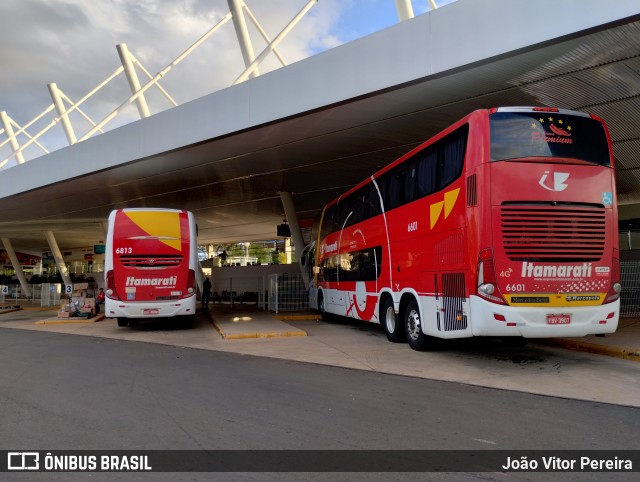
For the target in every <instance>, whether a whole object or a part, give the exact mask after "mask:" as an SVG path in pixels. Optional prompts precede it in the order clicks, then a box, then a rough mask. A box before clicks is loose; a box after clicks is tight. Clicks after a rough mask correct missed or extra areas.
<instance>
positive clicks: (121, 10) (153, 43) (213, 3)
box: [0, 0, 453, 168]
mask: <svg viewBox="0 0 640 482" xmlns="http://www.w3.org/2000/svg"><path fill="white" fill-rule="evenodd" d="M307 1H308V0H245V3H246V4H247V6H248V7H249V9H250V10H251V12H252V13H253V14H254V16H255V17H256V18H257V19H258V21H259V22H260V24H261V25H262V27H263V28H264V30H265V31H266V32H267V33H268V34H269V36H270V37H271V38H274V37H275V36H276V35H277V34H278V33H279V32H280V31H281V29H282V28H284V26H285V25H286V24H287V23H288V22H289V21H290V19H292V18H293V17H294V16H295V15H296V14H297V13H298V12H299V11H300V10H301V9H302V8H303V7H304V6H305V5H306V4H307ZM451 1H453V0H436V3H437V5H438V6H439V7H442V6H445V5H446V4H448V3H451ZM412 6H413V10H414V14H415V15H420V14H424V13H425V12H427V11H429V10H430V8H431V7H430V5H429V2H428V0H412ZM228 11H229V9H228V4H227V0H2V1H1V2H0V32H2V34H3V38H4V42H3V47H1V48H0V111H6V113H7V114H8V115H9V116H10V117H11V118H12V119H13V120H14V121H15V122H16V123H18V124H19V125H21V126H24V125H25V124H26V123H28V122H30V121H31V120H32V119H33V118H34V117H35V116H37V115H38V114H40V113H42V112H43V111H44V110H45V109H46V108H47V107H49V106H50V105H51V104H52V100H51V97H50V94H49V90H48V89H47V85H48V84H49V83H52V82H55V83H56V84H57V86H58V88H59V89H61V90H62V91H63V92H64V94H65V95H66V96H68V97H69V98H71V99H72V100H73V101H77V100H79V99H81V98H82V97H84V96H85V95H87V94H88V93H89V92H90V91H92V90H93V89H94V88H95V87H96V86H97V85H99V84H100V83H101V82H103V81H104V80H105V79H106V78H107V77H108V76H109V75H111V74H112V73H113V72H114V71H115V70H116V69H117V68H118V67H119V66H120V65H121V64H120V60H119V57H118V54H117V51H116V45H117V44H120V43H126V44H127V47H128V49H129V51H130V52H131V53H132V54H133V55H134V56H135V57H136V58H137V59H138V60H139V61H140V62H141V63H142V65H143V66H144V67H145V68H146V69H147V71H149V73H150V74H151V75H155V74H156V73H158V72H159V71H161V70H162V69H164V68H165V67H166V66H167V65H168V64H169V63H171V62H172V61H173V60H175V59H176V58H177V57H178V56H179V55H180V54H182V52H183V51H184V50H186V49H187V48H188V47H189V46H191V45H192V44H193V43H194V42H195V41H196V40H197V39H198V38H200V37H201V36H202V35H203V34H204V33H206V32H207V31H208V30H209V29H211V28H212V27H213V26H214V25H215V24H216V23H217V22H218V21H219V20H220V19H221V18H222V17H223V16H224V15H226V14H227V12H228ZM398 21H399V20H398V15H397V12H396V9H395V2H394V0H319V1H318V2H317V3H316V4H315V5H314V6H313V8H311V10H310V11H309V12H308V13H307V15H306V16H305V17H304V18H303V19H302V20H301V22H300V23H299V24H298V25H297V26H296V27H295V28H294V29H293V30H292V31H291V32H290V33H289V35H288V36H287V37H286V38H285V40H284V41H283V42H282V43H281V44H280V45H279V46H278V50H279V51H280V53H281V55H282V56H283V57H284V59H285V61H286V62H287V63H288V64H290V63H293V62H295V61H298V60H300V59H303V58H306V57H309V56H311V55H314V54H317V53H320V52H322V51H324V50H327V49H330V48H333V47H336V46H339V45H341V44H343V43H346V42H349V41H352V40H354V39H357V38H360V37H363V36H365V35H368V34H371V33H374V32H376V31H378V30H382V29H384V28H387V27H389V26H391V25H394V24H396V23H398ZM247 22H248V24H249V32H250V34H251V38H252V43H253V46H254V50H255V53H256V55H258V54H259V52H260V51H262V49H263V48H264V47H265V45H266V44H265V42H264V40H263V39H262V37H260V35H259V33H258V31H257V30H256V29H255V28H254V27H253V25H252V24H251V22H250V20H249V19H248V18H247ZM279 67H280V63H279V62H278V61H277V59H276V57H274V56H273V55H271V56H270V57H269V58H268V59H267V60H266V61H265V63H264V64H262V65H261V69H260V70H261V73H264V72H267V71H269V70H272V69H274V68H279ZM243 70H244V63H243V60H242V55H241V52H240V48H239V46H238V41H237V37H236V35H235V30H234V28H233V24H232V22H228V23H227V24H225V25H224V26H223V27H222V28H221V29H220V30H219V31H218V32H216V33H215V34H214V35H213V36H212V37H211V38H209V39H208V40H207V41H206V42H205V43H203V44H202V45H201V46H200V47H198V49H197V50H195V51H194V52H193V53H192V54H190V55H189V57H188V58H187V59H186V60H184V61H183V62H181V63H180V64H179V65H177V66H176V67H175V68H174V69H173V70H172V71H171V72H169V73H168V74H167V75H166V76H165V77H164V78H163V80H162V81H161V84H162V85H163V87H164V88H165V89H166V90H167V91H168V92H169V94H170V95H171V96H172V97H173V98H174V99H175V101H176V102H177V103H178V104H182V103H184V102H187V101H189V100H193V99H195V98H198V97H201V96H203V95H206V94H208V93H211V92H214V91H217V90H220V89H222V88H225V87H228V86H229V85H231V84H232V82H233V81H234V80H235V79H236V78H237V77H238V76H239V75H240V74H241V73H242V71H243ZM138 76H139V78H140V80H141V83H144V82H145V80H146V78H145V77H144V74H143V73H142V72H140V71H138ZM129 95H130V91H129V88H128V84H127V82H126V79H125V77H124V76H123V75H120V76H118V77H117V78H116V79H115V80H113V81H111V82H110V83H109V84H108V85H107V87H105V88H103V89H101V90H100V91H99V93H97V94H96V95H94V96H92V97H91V98H90V99H89V100H88V101H86V102H85V103H84V104H83V105H82V107H81V108H82V110H83V111H84V112H86V113H87V115H88V116H89V117H91V119H92V120H93V121H94V122H96V123H97V122H99V121H100V120H101V119H102V118H103V117H105V116H106V115H107V114H109V113H110V112H111V111H113V110H114V109H115V108H116V107H118V106H119V105H120V104H121V103H122V102H123V101H124V100H125V99H126V98H127V97H128V96H129ZM147 101H148V103H149V106H150V110H151V113H152V114H153V113H155V112H158V111H161V110H164V109H167V108H169V107H171V104H170V103H169V102H168V101H167V100H166V99H165V98H164V96H163V95H161V94H160V93H159V92H158V91H157V90H156V89H154V90H152V91H149V93H148V95H147ZM54 117H55V115H54V114H53V113H50V114H48V115H46V116H44V117H43V118H42V119H41V120H40V121H38V122H36V123H35V124H33V125H32V126H31V127H30V128H29V129H28V132H29V133H30V134H31V135H36V134H37V133H38V132H39V131H40V130H42V129H44V128H45V127H46V126H47V125H48V124H49V123H50V122H51V121H52V120H53V119H54ZM71 118H72V123H73V125H74V129H75V130H76V136H77V137H78V138H80V137H82V135H84V133H86V132H87V131H88V130H89V129H90V125H89V124H88V123H87V121H86V120H85V119H83V118H82V117H81V116H80V115H79V114H77V113H76V114H73V115H72V116H71ZM137 118H139V116H138V113H137V110H136V109H135V108H134V107H129V108H127V109H126V110H125V111H124V112H122V113H121V114H119V115H118V117H117V118H116V119H114V121H112V122H111V123H110V124H109V125H107V127H106V129H107V130H109V129H112V128H114V127H117V126H118V125H122V124H126V123H129V122H131V121H133V120H135V119H137ZM0 128H1V126H0ZM14 129H15V128H14ZM5 139H6V137H5V134H4V133H2V134H0V143H1V142H3V141H4V140H5ZM26 140H27V138H26V137H24V136H21V137H20V142H21V143H24V142H26ZM41 141H42V144H43V145H44V146H45V147H46V148H47V149H48V150H50V151H52V150H55V149H58V148H60V147H63V146H64V145H66V143H67V141H66V138H65V136H64V134H63V131H62V128H61V127H60V126H54V127H53V128H52V129H50V130H49V131H48V132H47V133H46V134H44V135H43V136H42V137H41ZM9 153H10V151H9V150H8V146H7V145H5V146H4V147H0V168H8V167H11V166H12V165H15V161H14V160H13V159H12V160H11V161H8V162H7V163H5V165H4V166H2V160H3V159H5V158H6V157H7V156H8V155H9ZM42 154H43V151H41V150H40V149H39V148H37V147H35V146H31V147H29V148H27V150H25V155H26V158H27V159H30V158H33V157H37V156H39V155H42Z"/></svg>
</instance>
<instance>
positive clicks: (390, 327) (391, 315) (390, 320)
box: [384, 306, 396, 333]
mask: <svg viewBox="0 0 640 482" xmlns="http://www.w3.org/2000/svg"><path fill="white" fill-rule="evenodd" d="M384 320H385V324H386V326H387V331H388V332H389V333H395V332H396V313H395V312H394V311H393V306H388V307H387V312H386V314H385V317H384Z"/></svg>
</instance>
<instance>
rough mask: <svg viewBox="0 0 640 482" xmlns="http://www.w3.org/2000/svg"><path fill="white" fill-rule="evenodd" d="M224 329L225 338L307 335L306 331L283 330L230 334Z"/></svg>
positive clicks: (240, 338) (243, 338) (241, 338)
mask: <svg viewBox="0 0 640 482" xmlns="http://www.w3.org/2000/svg"><path fill="white" fill-rule="evenodd" d="M221 331H222V337H223V338H224V339H225V340H247V339H251V338H286V337H289V336H307V333H306V332H304V331H283V332H275V331H270V332H264V333H263V332H255V333H237V334H235V335H228V334H225V333H224V331H223V330H222V329H221Z"/></svg>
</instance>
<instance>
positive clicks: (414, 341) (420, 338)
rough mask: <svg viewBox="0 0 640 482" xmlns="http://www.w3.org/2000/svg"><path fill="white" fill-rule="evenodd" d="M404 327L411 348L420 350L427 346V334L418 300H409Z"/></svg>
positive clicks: (405, 311)
mask: <svg viewBox="0 0 640 482" xmlns="http://www.w3.org/2000/svg"><path fill="white" fill-rule="evenodd" d="M404 327H405V331H406V334H407V341H408V342H409V346H411V348H413V349H414V350H418V351H421V350H424V349H426V348H427V336H426V335H425V334H424V333H423V332H422V322H421V320H420V311H419V309H418V303H416V300H411V301H409V303H408V304H407V307H406V308H405V310H404Z"/></svg>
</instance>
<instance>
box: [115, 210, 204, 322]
mask: <svg viewBox="0 0 640 482" xmlns="http://www.w3.org/2000/svg"><path fill="white" fill-rule="evenodd" d="M196 236H197V235H196V223H195V218H194V216H193V214H192V213H190V212H188V211H181V210H176V209H150V208H141V209H118V210H116V211H112V212H111V214H110V215H109V224H108V228H107V241H106V248H105V273H106V287H107V289H106V298H105V314H106V316H108V317H110V318H117V319H118V326H127V325H129V324H135V323H136V322H137V320H139V319H142V318H162V317H170V316H179V315H186V317H187V318H186V323H187V324H190V323H191V320H192V318H193V315H195V313H196V270H197V269H198V248H197V244H196Z"/></svg>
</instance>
